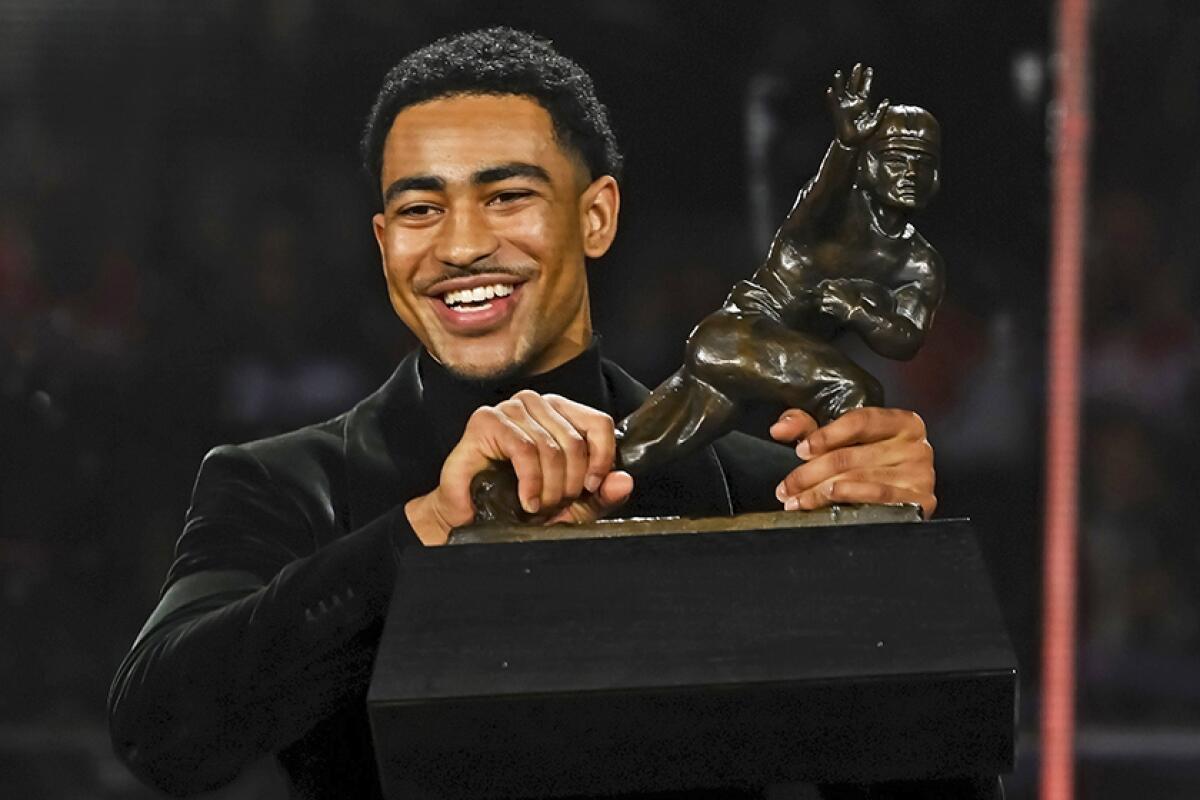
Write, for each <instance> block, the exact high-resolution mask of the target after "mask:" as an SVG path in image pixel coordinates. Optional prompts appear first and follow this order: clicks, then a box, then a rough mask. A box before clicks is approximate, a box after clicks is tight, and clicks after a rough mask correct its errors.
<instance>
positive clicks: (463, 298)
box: [442, 283, 513, 306]
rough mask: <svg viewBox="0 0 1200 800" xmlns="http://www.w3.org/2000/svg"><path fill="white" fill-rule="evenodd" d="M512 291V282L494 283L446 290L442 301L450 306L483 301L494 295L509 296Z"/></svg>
mask: <svg viewBox="0 0 1200 800" xmlns="http://www.w3.org/2000/svg"><path fill="white" fill-rule="evenodd" d="M512 293H513V287H512V285H511V284H507V283H493V284H492V285H491V286H476V287H475V288H473V289H457V290H455V291H453V292H446V294H444V295H443V296H442V301H443V302H444V303H445V304H446V305H448V306H456V305H460V304H462V303H483V302H486V301H488V300H491V299H492V298H493V297H508V296H509V295H510V294H512Z"/></svg>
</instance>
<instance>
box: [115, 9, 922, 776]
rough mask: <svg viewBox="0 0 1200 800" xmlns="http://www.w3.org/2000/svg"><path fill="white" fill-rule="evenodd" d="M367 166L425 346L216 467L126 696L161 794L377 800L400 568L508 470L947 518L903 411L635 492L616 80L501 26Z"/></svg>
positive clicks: (706, 452)
mask: <svg viewBox="0 0 1200 800" xmlns="http://www.w3.org/2000/svg"><path fill="white" fill-rule="evenodd" d="M364 157H365V161H366V164H367V168H368V171H369V172H371V173H372V176H373V178H374V179H375V181H376V183H377V185H378V186H379V189H380V192H381V196H382V200H383V208H382V210H381V212H380V213H378V214H376V215H375V217H374V230H375V235H376V238H377V240H378V242H379V248H380V253H381V256H382V261H383V267H384V273H385V275H386V279H387V285H388V291H389V294H390V297H391V301H392V304H393V306H394V307H395V309H396V312H397V313H398V314H399V315H400V317H401V318H402V319H403V320H404V321H405V323H407V324H408V325H409V327H411V328H412V329H413V331H414V332H415V333H416V334H417V336H418V338H419V339H420V340H421V343H422V345H423V348H422V349H421V350H420V351H418V352H416V353H413V354H411V355H410V356H409V357H407V358H406V359H404V361H403V362H402V363H401V364H400V366H399V368H398V369H397V371H396V373H395V374H394V375H393V376H392V377H391V378H390V379H389V380H388V381H387V383H386V384H384V386H383V387H382V388H381V389H380V390H378V391H377V392H376V393H374V394H373V395H371V396H370V397H368V398H366V399H365V400H363V401H362V402H361V403H359V404H358V405H357V406H355V407H354V408H353V409H351V410H350V411H349V412H347V413H346V414H343V415H341V416H339V417H337V418H335V419H332V420H329V421H326V422H323V423H319V424H317V425H313V426H309V427H307V428H302V429H300V430H298V431H294V432H291V433H288V434H284V435H282V436H278V437H273V438H271V439H265V440H262V441H257V442H251V443H249V444H245V445H240V446H225V447H219V448H216V449H215V450H213V451H212V452H210V453H209V454H208V456H206V458H205V459H204V462H203V464H202V465H201V468H200V473H199V475H198V477H197V479H196V485H195V488H194V490H193V496H192V505H191V508H190V509H189V511H188V515H187V519H186V522H185V525H184V530H183V533H182V535H181V536H180V539H179V542H178V545H177V549H176V559H175V562H174V564H173V565H172V567H171V569H170V572H169V573H168V576H167V581H166V587H165V590H164V594H163V597H162V600H161V602H160V603H159V605H158V607H157V608H156V609H155V611H154V612H153V614H152V615H151V617H150V619H149V620H148V621H147V623H146V625H145V627H144V628H143V630H142V632H141V634H139V636H138V639H137V641H136V642H135V644H134V646H133V649H132V650H131V652H130V654H129V656H128V657H127V658H126V659H125V662H124V663H123V664H122V665H121V668H120V670H119V671H118V674H117V677H116V679H115V681H114V684H113V689H112V692H111V695H110V698H109V713H110V725H111V730H112V736H113V740H114V744H115V746H116V749H117V751H118V753H119V754H120V755H121V757H122V758H123V759H124V760H125V762H126V763H127V764H128V765H129V766H130V768H131V769H132V770H133V771H134V772H135V773H136V774H138V775H139V776H141V777H142V778H143V779H145V780H147V781H148V782H150V783H153V784H155V785H158V786H160V787H162V788H163V789H165V790H167V791H170V792H173V793H177V794H186V793H190V792H196V791H200V790H204V789H209V788H212V787H215V786H219V785H221V784H223V783H225V782H227V781H229V780H231V779H232V778H233V777H235V776H236V775H237V774H238V772H239V771H240V770H241V769H242V768H243V767H244V766H245V765H246V764H248V763H250V762H251V761H253V760H255V759H257V758H259V757H261V756H264V755H267V754H275V755H276V756H277V757H278V759H279V761H280V762H281V763H282V765H283V767H284V768H285V771H286V772H287V773H288V776H289V778H290V781H291V786H292V791H293V793H294V795H295V796H297V797H338V798H342V797H355V798H362V797H367V798H370V797H379V796H380V791H379V786H378V783H377V778H376V773H375V768H374V759H373V753H372V749H371V738H370V733H369V730H368V727H367V722H366V714H365V703H364V698H365V693H366V688H367V683H368V679H369V676H370V669H371V665H372V661H373V658H374V654H375V649H376V647H377V644H378V638H379V634H380V629H381V626H382V617H383V613H384V609H385V607H386V604H387V601H388V598H389V596H390V593H391V589H392V583H393V581H394V579H395V573H396V570H395V552H396V550H397V549H399V548H403V547H406V546H418V544H424V545H438V544H442V543H444V542H445V541H446V538H447V536H448V533H449V531H450V529H451V528H452V527H453V526H456V525H460V524H463V523H465V522H468V521H469V520H470V519H471V518H472V516H473V509H472V507H471V503H470V497H469V483H470V480H471V478H472V476H473V475H474V474H475V473H477V472H478V471H480V470H481V469H483V468H485V467H487V466H488V465H490V464H492V463H494V462H497V461H510V462H511V463H512V464H513V465H514V467H515V469H516V472H517V474H518V478H519V490H520V497H521V502H522V504H523V506H524V507H525V509H526V510H527V511H529V512H530V513H534V514H539V515H541V516H542V518H545V519H552V520H587V519H594V518H596V517H598V516H600V515H603V514H606V513H609V512H611V511H612V510H614V509H615V508H617V507H618V506H621V505H622V504H624V508H625V509H627V510H628V511H629V512H630V513H633V514H654V513H669V512H671V513H679V512H681V511H683V512H685V513H698V514H705V513H707V514H716V513H730V512H731V511H735V510H741V509H749V508H762V507H766V506H768V505H774V506H776V507H777V506H778V502H779V501H778V499H776V492H775V488H776V483H777V482H778V481H779V480H780V478H782V477H784V476H785V475H786V476H788V480H789V481H791V482H792V483H793V484H794V485H796V486H798V487H801V493H804V492H809V493H812V494H813V495H814V496H815V497H820V498H824V502H829V500H830V499H838V500H854V499H859V498H861V497H866V496H868V495H869V496H870V497H872V498H874V497H878V496H881V495H886V494H888V493H890V492H909V491H918V490H919V493H920V494H921V496H922V498H923V499H924V502H923V507H924V508H925V510H926V512H927V513H931V512H932V510H933V506H934V504H935V502H936V501H935V500H934V499H933V495H932V489H933V470H932V457H931V454H930V450H929V446H928V444H927V443H926V442H925V435H924V428H923V426H922V425H921V422H920V420H919V419H918V418H917V417H916V416H915V415H913V414H910V413H908V412H902V411H895V410H885V409H866V410H864V411H863V412H862V413H859V414H847V415H845V416H844V417H843V418H842V419H840V420H838V421H837V422H835V423H833V424H831V425H829V426H827V427H825V428H822V429H816V426H815V424H814V423H813V421H812V420H811V419H810V418H808V417H807V415H804V414H801V413H793V414H787V415H785V416H784V418H782V419H781V420H780V421H779V422H778V423H776V425H775V426H774V427H773V428H772V429H771V433H772V435H774V436H775V438H777V439H779V440H780V441H783V442H787V443H789V444H792V443H794V442H796V441H798V440H801V439H803V443H802V445H801V446H802V447H803V448H806V452H807V453H808V454H809V456H810V460H809V461H808V462H807V463H806V464H804V465H800V466H797V464H798V460H797V459H796V458H795V456H794V455H793V454H792V453H791V452H790V450H788V449H786V448H782V447H779V446H777V445H772V444H769V443H766V442H758V441H756V440H752V439H750V438H749V437H745V436H741V435H736V436H731V437H727V438H726V439H724V440H722V441H721V442H718V443H717V444H716V445H714V446H713V447H711V448H705V449H703V450H700V451H698V452H696V453H694V454H692V455H691V456H690V457H688V458H685V459H682V460H680V461H679V462H674V463H672V464H669V465H666V466H665V467H664V468H663V469H662V470H660V471H658V472H656V473H654V474H653V475H647V476H645V478H644V479H642V478H639V480H638V484H637V485H636V486H635V485H634V483H633V480H632V478H630V476H629V475H628V474H626V473H623V472H621V471H619V470H614V469H613V468H612V467H613V452H614V442H615V437H614V431H613V422H612V419H613V417H614V416H622V415H624V414H627V413H628V412H630V411H632V410H633V408H634V407H636V406H637V405H638V404H639V403H640V402H641V400H642V399H643V398H644V396H645V390H644V389H643V388H642V387H640V386H638V385H637V384H636V383H635V382H634V381H633V380H632V379H631V378H629V377H628V376H627V375H626V374H625V373H624V372H622V371H621V370H620V369H619V368H617V367H616V366H615V365H613V364H611V363H610V362H606V361H603V360H602V359H601V358H600V355H599V352H598V347H597V345H596V343H595V342H594V340H593V337H592V330H591V322H590V316H589V305H588V292H587V282H586V280H585V272H584V267H585V260H586V259H593V258H599V257H600V256H602V255H603V254H604V252H605V251H606V250H607V249H608V247H609V245H610V244H611V242H612V240H613V237H614V235H615V233H616V229H617V217H618V212H619V209H620V192H619V187H618V183H617V175H618V174H619V171H620V156H619V154H618V152H617V149H616V145H615V141H614V139H613V136H612V133H611V130H610V129H609V126H608V122H607V118H606V112H605V110H604V107H603V106H602V105H600V103H599V102H598V101H597V100H596V98H595V96H594V94H593V90H592V86H591V81H590V80H589V79H588V77H587V75H586V74H585V73H583V71H582V70H581V69H580V68H579V67H578V66H577V65H575V64H574V63H573V62H570V61H568V60H567V59H565V58H563V57H562V56H560V55H559V54H557V53H556V52H555V51H554V50H553V49H552V48H551V47H550V46H549V44H548V43H546V42H544V41H541V40H537V39H535V38H533V37H530V36H528V35H526V34H521V33H518V32H515V31H511V30H507V29H496V30H490V31H480V32H476V33H471V34H465V35H463V36H460V37H456V38H453V39H449V40H443V41H440V42H437V43H434V44H433V45H431V46H429V47H427V48H424V49H423V50H420V51H418V52H416V53H413V54H411V55H410V56H408V57H407V58H405V59H404V60H403V61H402V62H401V63H400V64H398V65H397V66H396V67H395V68H394V69H393V70H392V71H391V72H390V73H389V75H388V76H387V78H386V80H385V82H384V85H383V88H382V89H381V91H380V94H379V98H378V100H377V102H376V104H375V107H374V110H373V111H372V114H371V117H370V121H369V123H368V127H367V131H366V134H365V136H364ZM567 395H569V397H570V399H567V397H566V396H567ZM847 484H848V485H849V487H850V488H848V489H847V488H845V486H846V485H847Z"/></svg>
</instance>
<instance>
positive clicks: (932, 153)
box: [871, 139, 937, 158]
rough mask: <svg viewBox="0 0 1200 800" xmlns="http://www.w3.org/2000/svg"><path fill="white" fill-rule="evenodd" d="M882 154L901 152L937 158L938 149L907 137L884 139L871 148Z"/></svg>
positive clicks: (901, 153)
mask: <svg viewBox="0 0 1200 800" xmlns="http://www.w3.org/2000/svg"><path fill="white" fill-rule="evenodd" d="M871 149H872V150H874V151H875V152H876V153H879V154H881V155H890V154H893V153H895V154H899V155H906V156H923V157H925V158H937V150H936V149H935V148H933V147H932V146H930V145H926V144H924V143H920V142H914V141H911V140H907V139H884V140H882V141H880V142H876V143H875V144H874V146H873V147H872V148H871Z"/></svg>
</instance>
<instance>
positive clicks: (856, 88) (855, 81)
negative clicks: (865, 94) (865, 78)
mask: <svg viewBox="0 0 1200 800" xmlns="http://www.w3.org/2000/svg"><path fill="white" fill-rule="evenodd" d="M862 72H863V68H862V64H855V65H854V69H852V70H851V71H850V84H849V89H850V92H851V94H858V93H859V92H860V91H861V89H862Z"/></svg>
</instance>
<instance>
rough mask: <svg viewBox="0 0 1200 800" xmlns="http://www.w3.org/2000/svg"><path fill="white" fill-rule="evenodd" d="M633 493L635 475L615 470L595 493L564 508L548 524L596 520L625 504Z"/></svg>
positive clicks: (605, 478) (606, 477) (605, 477)
mask: <svg viewBox="0 0 1200 800" xmlns="http://www.w3.org/2000/svg"><path fill="white" fill-rule="evenodd" d="M632 493H633V476H632V475H630V474H629V473H628V472H625V471H624V470H614V471H613V472H610V473H608V475H606V476H604V481H603V482H602V483H601V484H600V488H598V489H597V490H596V492H595V493H594V494H590V495H587V496H586V497H581V498H580V499H578V500H576V501H575V502H574V503H571V505H569V506H567V507H566V508H564V509H563V510H562V511H561V512H559V513H558V514H557V515H556V516H555V517H554V518H553V519H551V520H549V523H548V524H552V523H555V522H574V523H581V522H595V521H596V520H598V519H600V518H601V517H604V516H606V515H608V514H610V513H612V512H613V511H614V510H616V509H617V508H618V507H620V506H621V505H623V504H624V503H625V501H626V500H628V499H629V495H630V494H632Z"/></svg>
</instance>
